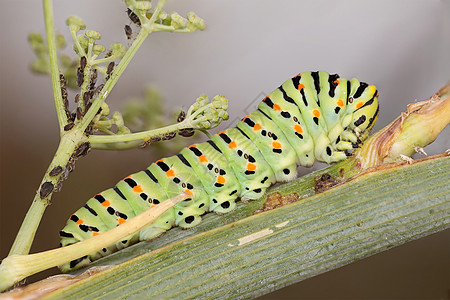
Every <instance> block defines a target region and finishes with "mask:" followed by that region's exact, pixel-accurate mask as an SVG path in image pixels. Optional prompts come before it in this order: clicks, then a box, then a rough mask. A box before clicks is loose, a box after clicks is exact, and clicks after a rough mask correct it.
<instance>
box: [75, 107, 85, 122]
mask: <svg viewBox="0 0 450 300" xmlns="http://www.w3.org/2000/svg"><path fill="white" fill-rule="evenodd" d="M76 115H77V120H81V118H82V117H83V116H84V114H83V110H82V109H81V107H77V110H76Z"/></svg>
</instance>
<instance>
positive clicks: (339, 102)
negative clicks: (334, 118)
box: [336, 99, 344, 107]
mask: <svg viewBox="0 0 450 300" xmlns="http://www.w3.org/2000/svg"><path fill="white" fill-rule="evenodd" d="M336 104H337V106H339V107H343V106H344V101H342V99H338V101H336Z"/></svg>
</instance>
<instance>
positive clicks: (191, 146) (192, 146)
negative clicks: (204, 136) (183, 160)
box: [188, 144, 197, 148]
mask: <svg viewBox="0 0 450 300" xmlns="http://www.w3.org/2000/svg"><path fill="white" fill-rule="evenodd" d="M195 147H197V145H195V144H194V145H190V146H189V147H188V148H195Z"/></svg>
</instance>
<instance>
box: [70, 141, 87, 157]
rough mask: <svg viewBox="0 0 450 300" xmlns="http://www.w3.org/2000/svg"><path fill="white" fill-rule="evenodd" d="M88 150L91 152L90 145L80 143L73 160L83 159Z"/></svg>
mask: <svg viewBox="0 0 450 300" xmlns="http://www.w3.org/2000/svg"><path fill="white" fill-rule="evenodd" d="M90 150H91V145H89V143H87V142H86V143H82V144H81V145H80V146H78V148H77V149H76V150H75V153H74V156H75V158H80V157H83V156H85V155H86V154H88V153H89V151H90Z"/></svg>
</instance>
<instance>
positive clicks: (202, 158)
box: [198, 154, 208, 162]
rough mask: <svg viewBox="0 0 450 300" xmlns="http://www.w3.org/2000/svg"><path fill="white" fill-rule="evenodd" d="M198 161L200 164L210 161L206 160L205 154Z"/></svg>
mask: <svg viewBox="0 0 450 300" xmlns="http://www.w3.org/2000/svg"><path fill="white" fill-rule="evenodd" d="M198 160H199V161H200V162H208V159H207V158H206V156H205V155H204V154H203V155H200V157H199V158H198Z"/></svg>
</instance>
